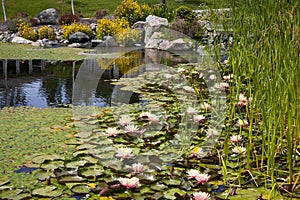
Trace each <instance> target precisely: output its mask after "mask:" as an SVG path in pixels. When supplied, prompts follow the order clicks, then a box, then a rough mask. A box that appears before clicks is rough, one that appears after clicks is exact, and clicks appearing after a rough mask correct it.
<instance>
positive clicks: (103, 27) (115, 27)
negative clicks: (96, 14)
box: [97, 18, 130, 39]
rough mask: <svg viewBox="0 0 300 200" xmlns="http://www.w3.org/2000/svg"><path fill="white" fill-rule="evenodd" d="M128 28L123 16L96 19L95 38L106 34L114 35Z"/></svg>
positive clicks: (101, 37) (100, 37)
mask: <svg viewBox="0 0 300 200" xmlns="http://www.w3.org/2000/svg"><path fill="white" fill-rule="evenodd" d="M128 29H130V27H129V22H128V21H127V20H126V19H125V18H117V19H111V20H110V19H100V20H99V21H98V28H97V38H98V39H103V37H104V36H106V35H110V36H114V35H116V34H118V33H121V32H123V31H125V30H128Z"/></svg>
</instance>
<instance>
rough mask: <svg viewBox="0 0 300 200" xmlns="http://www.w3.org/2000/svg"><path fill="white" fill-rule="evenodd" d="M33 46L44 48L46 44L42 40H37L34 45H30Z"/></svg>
mask: <svg viewBox="0 0 300 200" xmlns="http://www.w3.org/2000/svg"><path fill="white" fill-rule="evenodd" d="M30 45H31V46H34V47H43V46H44V43H43V41H42V40H37V41H35V42H33V43H31V44H30Z"/></svg>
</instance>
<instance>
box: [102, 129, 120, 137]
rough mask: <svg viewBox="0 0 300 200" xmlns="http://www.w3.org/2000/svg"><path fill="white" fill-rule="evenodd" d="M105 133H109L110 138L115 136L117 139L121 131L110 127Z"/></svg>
mask: <svg viewBox="0 0 300 200" xmlns="http://www.w3.org/2000/svg"><path fill="white" fill-rule="evenodd" d="M105 132H106V133H107V135H108V136H114V137H116V136H117V135H118V134H119V131H118V130H117V128H116V127H113V128H111V127H109V128H107V129H106V130H105Z"/></svg>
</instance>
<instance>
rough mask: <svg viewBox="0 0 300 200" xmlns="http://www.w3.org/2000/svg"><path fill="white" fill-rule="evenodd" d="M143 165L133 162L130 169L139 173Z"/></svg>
mask: <svg viewBox="0 0 300 200" xmlns="http://www.w3.org/2000/svg"><path fill="white" fill-rule="evenodd" d="M143 168H144V165H142V164H141V163H134V164H132V169H133V172H134V173H140V172H142V171H143Z"/></svg>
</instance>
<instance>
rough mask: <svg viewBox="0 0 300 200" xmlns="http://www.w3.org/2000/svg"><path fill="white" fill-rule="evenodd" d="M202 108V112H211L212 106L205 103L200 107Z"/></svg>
mask: <svg viewBox="0 0 300 200" xmlns="http://www.w3.org/2000/svg"><path fill="white" fill-rule="evenodd" d="M200 108H201V110H206V111H209V110H210V109H211V106H210V104H208V103H206V102H204V103H202V104H201V105H200Z"/></svg>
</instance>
